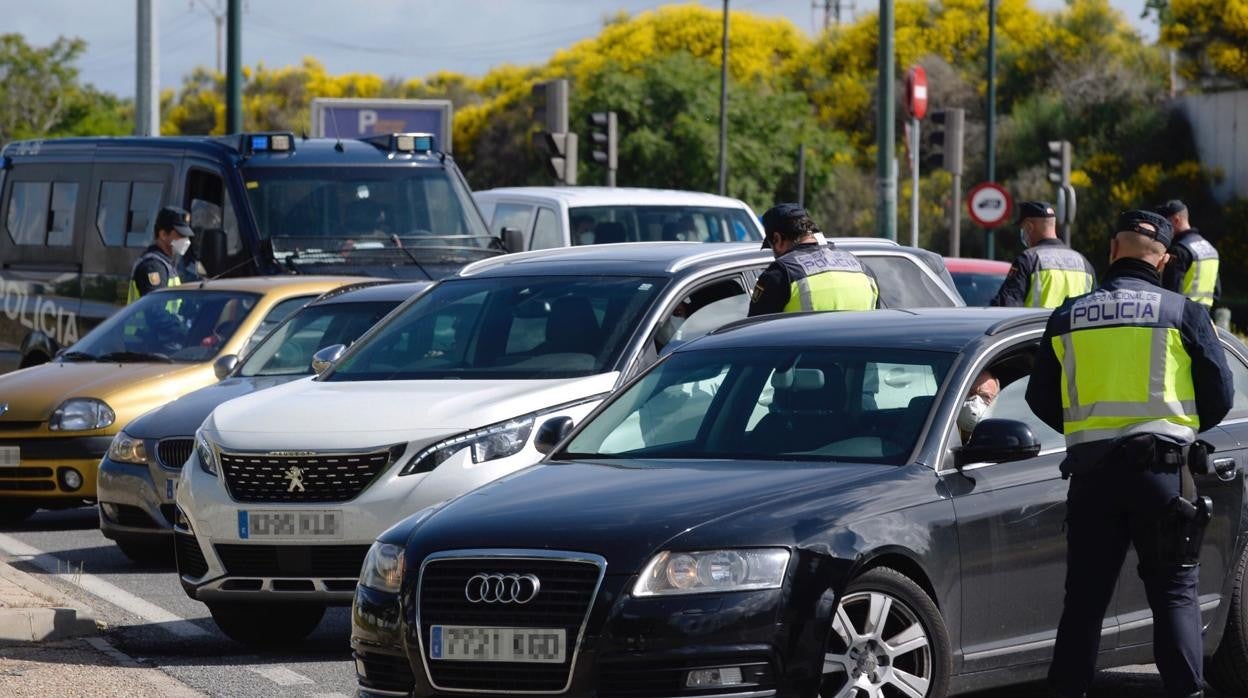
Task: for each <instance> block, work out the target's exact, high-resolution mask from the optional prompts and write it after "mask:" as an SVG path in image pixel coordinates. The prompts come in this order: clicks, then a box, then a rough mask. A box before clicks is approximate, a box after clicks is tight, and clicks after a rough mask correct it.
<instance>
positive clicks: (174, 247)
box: [126, 206, 195, 304]
mask: <svg viewBox="0 0 1248 698" xmlns="http://www.w3.org/2000/svg"><path fill="white" fill-rule="evenodd" d="M153 227H154V228H155V231H154V232H155V239H153V240H152V244H151V245H148V247H147V249H146V250H143V254H141V255H139V258H138V259H137V260H136V261H135V263H134V267H133V268H132V269H131V270H130V292H129V293H128V294H127V296H126V303H127V304H129V303H133V302H135V301H136V300H138V299H139V298H142V297H143V296H145V295H147V294H148V293H150V292H152V291H155V290H156V289H158V288H163V287H165V286H178V285H181V283H182V279H181V277H179V276H178V268H177V258H178V257H181V256H182V255H185V254H186V253H187V251H188V250H190V249H191V238H193V237H195V231H194V230H191V214H189V213H187V212H186V211H184V210H182V209H180V208H177V207H176V206H166V207H165V208H162V209H160V212H159V213H157V214H156V224H155V226H153Z"/></svg>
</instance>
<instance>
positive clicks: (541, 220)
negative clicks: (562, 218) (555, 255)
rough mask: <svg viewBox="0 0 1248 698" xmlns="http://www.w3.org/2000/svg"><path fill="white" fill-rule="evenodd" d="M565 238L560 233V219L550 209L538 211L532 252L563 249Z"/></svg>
mask: <svg viewBox="0 0 1248 698" xmlns="http://www.w3.org/2000/svg"><path fill="white" fill-rule="evenodd" d="M562 238H563V236H562V235H560V233H559V217H558V216H556V215H555V212H554V211H552V210H550V209H548V208H545V207H543V208H539V209H537V222H536V223H534V224H533V241H532V242H530V243H529V249H530V250H545V249H549V248H551V247H563V239H562Z"/></svg>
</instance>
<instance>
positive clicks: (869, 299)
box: [750, 204, 880, 317]
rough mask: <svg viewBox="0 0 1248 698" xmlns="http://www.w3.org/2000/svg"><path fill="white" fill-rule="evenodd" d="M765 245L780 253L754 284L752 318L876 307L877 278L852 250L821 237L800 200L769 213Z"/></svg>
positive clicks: (782, 205)
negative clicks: (840, 247)
mask: <svg viewBox="0 0 1248 698" xmlns="http://www.w3.org/2000/svg"><path fill="white" fill-rule="evenodd" d="M763 232H764V234H765V235H766V238H765V239H764V240H763V249H768V248H770V249H771V251H772V252H773V253H775V255H776V261H774V262H772V263H771V264H770V265H769V266H768V267H767V268H766V269H765V270H764V271H763V273H762V274H761V275H759V277H758V282H757V283H756V284H755V285H754V291H753V293H752V294H751V295H750V317H754V316H756V315H770V314H772V313H794V312H800V311H804V310H874V309H875V308H876V307H877V306H878V305H879V297H880V293H879V289H878V287H877V286H876V283H875V277H873V276H872V275H871V273H870V272H869V271H868V270H867V268H866V267H864V266H863V265H862V263H861V262H860V261H858V258H857V257H855V256H854V255H852V254H850V253H849V252H845V251H843V250H838V249H836V248H835V246H834V245H833V244H832V243H830V242H826V243H825V242H822V241H821V240H820V237H819V235H820V233H819V227H818V226H817V225H815V222H814V221H813V220H811V218H810V215H809V214H807V213H806V210H805V209H803V208H802V207H801V206H798V205H797V204H779V205H777V206H773V207H772V208H771V209H770V210H768V211H767V213H764V214H763Z"/></svg>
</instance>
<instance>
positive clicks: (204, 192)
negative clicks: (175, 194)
mask: <svg viewBox="0 0 1248 698" xmlns="http://www.w3.org/2000/svg"><path fill="white" fill-rule="evenodd" d="M183 207H184V208H185V209H186V210H187V211H189V212H190V214H191V227H192V228H193V229H195V231H196V232H202V231H204V230H209V229H220V230H222V231H224V232H225V241H226V254H230V255H234V254H237V253H238V252H239V251H241V250H242V249H243V241H242V237H241V236H240V235H239V232H238V217H237V216H236V215H235V213H234V207H233V206H232V204H231V202H230V196H229V192H227V191H226V189H225V181H224V180H223V179H222V178H221V176H220V175H217V174H215V173H212V172H208V171H206V170H201V169H198V168H196V169H192V170H191V171H190V172H189V173H188V174H187V176H186V194H185V196H183Z"/></svg>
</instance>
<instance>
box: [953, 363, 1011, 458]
mask: <svg viewBox="0 0 1248 698" xmlns="http://www.w3.org/2000/svg"><path fill="white" fill-rule="evenodd" d="M999 392H1001V381H999V380H997V377H996V376H994V375H992V373H991V372H989V371H988V370H983V371H980V372H979V375H978V376H976V377H975V382H974V383H972V384H971V391H970V392H969V393H967V394H966V399H965V400H963V401H962V408H961V409H959V410H958V430H959V431H961V432H962V442H963V443H965V442H966V440H967V439H968V438H970V436H971V432H973V431H975V425H976V424H979V422H980V420H982V419H983V418H984V417H985V416H987V414H988V409H989V408H991V407H992V403H993V401H994V400H996V399H997V393H999Z"/></svg>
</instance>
